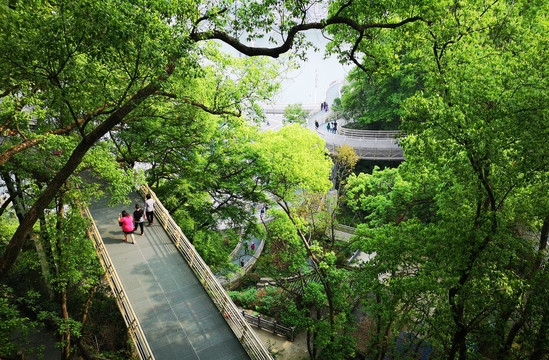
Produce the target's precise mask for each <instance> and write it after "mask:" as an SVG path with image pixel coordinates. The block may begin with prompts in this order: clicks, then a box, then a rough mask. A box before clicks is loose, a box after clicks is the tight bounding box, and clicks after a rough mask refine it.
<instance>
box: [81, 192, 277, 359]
mask: <svg viewBox="0 0 549 360" xmlns="http://www.w3.org/2000/svg"><path fill="white" fill-rule="evenodd" d="M145 192H146V193H151V195H152V197H153V199H154V200H155V202H156V205H155V222H154V224H153V225H152V226H150V227H145V231H144V235H143V236H140V235H139V234H136V235H135V241H136V244H135V245H132V244H131V243H130V242H123V241H122V239H123V234H122V231H121V229H120V227H119V226H118V221H117V218H118V213H120V212H121V210H122V209H123V208H124V207H125V208H126V209H132V208H133V205H134V204H136V203H139V204H143V202H144V200H143V198H142V197H141V196H140V195H139V194H138V193H132V194H130V201H131V206H129V205H128V206H117V207H110V206H108V204H107V199H102V200H100V201H97V202H95V203H93V204H92V205H91V206H90V208H89V211H87V210H86V211H85V212H86V214H87V216H88V217H92V219H93V222H92V225H91V227H90V229H89V231H88V234H89V236H90V237H91V238H92V240H93V242H94V245H95V247H96V250H97V253H98V256H99V260H100V262H101V264H102V266H103V267H104V269H105V277H106V279H107V280H108V282H109V284H110V286H111V288H112V290H113V293H114V295H115V298H116V300H117V303H118V306H119V308H120V311H121V313H122V315H123V317H124V320H125V322H126V325H127V326H128V329H129V332H130V335H131V336H132V338H133V340H134V342H135V344H136V346H137V349H138V351H139V355H140V357H141V359H157V360H161V359H167V360H168V359H169V360H173V359H181V360H191V359H196V360H204V359H216V360H237V359H238V360H240V359H252V360H256V359H258V360H259V359H266V360H267V359H272V357H271V355H270V354H269V352H268V350H267V349H266V347H265V346H264V345H263V344H262V343H261V341H260V340H259V338H258V337H257V335H256V334H255V333H254V331H253V330H252V329H251V327H250V326H249V325H248V323H247V322H246V320H245V319H244V318H243V317H242V314H241V312H240V311H239V310H238V308H237V307H236V306H235V305H234V303H233V302H232V301H231V299H230V298H229V296H228V295H227V293H226V292H225V290H224V289H223V287H222V286H221V285H220V284H219V282H217V280H216V278H215V276H214V275H213V274H212V272H211V271H210V269H209V268H208V266H207V265H206V264H205V263H204V261H203V260H202V259H201V258H200V256H199V255H198V253H197V252H196V251H195V249H194V247H193V246H192V245H191V244H190V243H189V241H188V240H187V238H186V237H185V235H184V234H183V233H182V232H181V229H180V228H179V227H178V226H177V225H176V224H175V222H174V221H173V220H172V218H171V217H170V215H169V214H168V212H167V211H166V210H165V209H164V207H163V206H162V204H161V203H160V202H159V201H158V199H157V198H156V196H155V195H154V193H152V192H150V190H149V189H148V188H142V193H145Z"/></svg>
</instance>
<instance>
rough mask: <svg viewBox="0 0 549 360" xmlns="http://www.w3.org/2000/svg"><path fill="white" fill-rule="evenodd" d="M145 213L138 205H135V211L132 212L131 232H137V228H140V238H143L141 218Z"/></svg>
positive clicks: (142, 220)
mask: <svg viewBox="0 0 549 360" xmlns="http://www.w3.org/2000/svg"><path fill="white" fill-rule="evenodd" d="M144 215H145V212H144V211H143V209H141V208H140V207H139V204H135V211H134V212H133V231H136V230H137V227H138V226H139V227H140V228H141V234H139V235H141V236H143V222H144V221H145V220H144V219H143V218H144V217H145V216H144Z"/></svg>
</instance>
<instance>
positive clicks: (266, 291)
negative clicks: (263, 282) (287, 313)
mask: <svg viewBox="0 0 549 360" xmlns="http://www.w3.org/2000/svg"><path fill="white" fill-rule="evenodd" d="M229 295H230V297H231V298H232V299H233V301H234V302H235V303H236V304H237V305H239V306H242V307H243V308H246V309H251V310H255V311H257V312H259V313H261V314H263V315H267V316H270V317H273V318H275V319H277V320H279V319H280V312H281V311H282V310H283V309H284V301H285V297H284V295H283V294H282V290H280V289H277V288H274V287H266V288H263V289H259V290H258V289H256V288H249V289H246V290H244V291H230V292H229Z"/></svg>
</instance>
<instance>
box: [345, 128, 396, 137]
mask: <svg viewBox="0 0 549 360" xmlns="http://www.w3.org/2000/svg"><path fill="white" fill-rule="evenodd" d="M338 132H339V135H342V136H347V137H352V138H356V139H394V138H395V136H397V135H399V134H400V133H401V132H400V131H399V130H395V131H391V130H357V129H347V128H344V127H341V128H338Z"/></svg>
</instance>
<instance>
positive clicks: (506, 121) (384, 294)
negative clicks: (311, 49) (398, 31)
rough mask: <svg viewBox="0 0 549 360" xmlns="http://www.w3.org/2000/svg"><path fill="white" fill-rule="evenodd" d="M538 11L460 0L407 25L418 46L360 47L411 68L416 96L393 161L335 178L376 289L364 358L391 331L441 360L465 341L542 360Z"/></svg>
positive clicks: (462, 354)
mask: <svg viewBox="0 0 549 360" xmlns="http://www.w3.org/2000/svg"><path fill="white" fill-rule="evenodd" d="M532 5H533V4H532ZM441 6H442V5H441ZM439 10H440V8H438V7H434V8H433V16H434V15H437V12H438V11H439ZM546 11H547V5H541V4H538V3H537V4H535V5H533V6H530V5H529V4H526V3H515V2H513V3H510V2H498V3H497V4H494V5H493V6H492V7H490V8H483V7H479V6H478V5H477V4H476V3H474V2H473V3H468V4H461V5H460V6H458V7H457V8H455V9H453V10H452V14H453V15H452V16H446V15H443V16H440V17H439V16H434V17H433V20H432V22H431V23H422V24H417V25H418V26H417V27H416V28H415V29H414V34H416V36H418V37H411V38H410V37H408V41H403V39H404V38H403V36H404V34H402V35H401V36H400V37H395V36H394V35H393V36H391V37H389V38H387V43H386V44H380V45H379V46H378V48H375V49H370V50H371V51H372V54H374V53H375V54H376V55H377V56H379V55H381V54H382V49H383V47H384V46H385V45H387V46H390V47H396V49H397V51H396V52H402V53H405V54H407V55H409V56H410V57H412V58H413V59H415V64H414V67H415V68H416V69H417V70H416V71H418V72H419V73H420V74H421V78H422V83H423V86H424V87H425V91H422V92H417V93H415V95H414V96H411V97H408V99H407V100H406V101H404V102H403V103H402V106H401V109H402V110H403V111H404V119H405V120H404V122H403V124H402V128H403V130H404V131H405V132H406V133H407V134H410V135H409V136H407V137H406V138H404V139H403V140H402V144H403V147H404V149H405V155H406V162H404V163H403V164H402V165H401V166H400V167H399V168H398V169H396V170H395V169H393V170H390V169H386V170H383V171H380V170H379V169H376V170H374V172H373V173H372V175H359V176H352V177H350V179H349V181H348V183H349V188H348V192H347V194H348V197H349V198H348V200H349V204H350V206H351V207H352V208H353V209H356V210H357V211H360V214H361V216H363V217H364V225H362V226H359V231H358V233H357V236H356V238H355V242H354V246H355V247H356V248H358V249H361V250H362V251H363V252H365V253H375V257H373V259H371V260H370V261H369V262H368V264H367V266H364V267H363V271H364V278H365V279H368V282H369V283H366V284H365V285H366V286H368V287H369V288H370V290H371V291H372V292H373V294H375V297H372V298H366V299H365V302H364V304H365V307H366V311H367V312H368V314H369V315H370V316H372V319H373V321H374V323H375V325H376V327H377V329H378V330H377V331H376V332H375V333H374V334H372V337H371V338H370V339H371V343H370V351H371V355H372V356H380V354H383V353H385V352H386V351H387V350H388V347H390V346H391V344H394V339H393V340H390V339H388V338H387V335H386V334H389V333H391V334H398V333H400V332H401V331H403V330H404V329H406V331H407V332H408V333H409V334H413V336H416V337H418V338H421V339H425V340H426V341H428V342H429V343H430V344H431V345H432V346H433V349H434V351H435V352H438V353H440V354H443V355H441V357H443V358H445V359H455V358H460V359H465V358H467V357H468V356H469V355H468V354H467V344H468V343H469V342H472V343H474V344H475V345H476V346H477V349H479V353H478V354H477V355H476V356H477V357H479V358H493V357H497V358H515V357H516V356H530V355H532V356H534V354H535V356H536V357H537V358H541V357H540V356H546V354H547V346H546V345H543V344H546V343H547V339H548V334H547V332H546V331H545V330H544V329H545V325H542V324H543V323H544V322H545V321H546V319H547V318H546V317H545V316H546V315H545V314H546V312H545V311H544V310H542V309H541V308H540V307H538V306H539V303H538V300H539V299H540V296H544V295H542V294H545V293H546V285H545V284H543V285H542V283H539V282H538V280H537V279H539V277H541V278H543V277H546V276H547V274H546V270H545V268H544V267H540V266H539V265H541V263H540V262H539V260H538V262H534V263H533V264H532V262H531V259H536V258H537V259H539V258H540V255H541V254H540V253H538V251H537V250H536V249H537V248H540V247H545V244H546V243H545V241H544V240H543V239H541V238H540V237H539V233H540V231H541V230H542V225H543V224H545V226H547V224H548V220H547V219H548V214H549V207H548V204H549V202H548V198H547V196H546V193H545V192H544V191H542V190H541V189H542V188H545V187H546V186H547V184H548V183H547V180H548V178H547V173H548V169H549V164H548V162H547V157H546V156H543V155H542V154H541V152H543V151H542V150H540V148H539V146H540V145H539V144H541V143H542V141H545V140H544V138H545V136H546V134H547V129H548V127H547V121H546V120H547V116H548V109H547V105H546V104H545V102H544V101H542V100H541V99H542V97H544V96H547V85H548V84H547V76H546V75H547V74H546V72H547V71H545V70H541V71H534V72H532V71H531V69H534V68H538V66H539V61H540V60H541V59H547V58H548V56H549V53H548V52H547V50H546V49H547V47H546V46H544V44H545V42H544V41H542V42H540V38H539V34H540V32H541V33H543V32H546V31H547V25H548V23H547V21H546V19H545V16H544V15H541V14H543V13H546ZM502 13H506V14H507V17H506V18H507V19H509V22H503V21H502V20H501V18H500V14H502ZM465 24H467V25H465ZM534 24H535V25H534ZM464 26H465V27H466V28H467V29H468V31H466V32H462V31H461V30H460V29H463V28H464ZM496 28H497V29H498V30H497V31H492V30H487V29H496ZM534 29H535V30H534ZM427 33H430V34H431V36H427V37H425V38H422V39H420V34H427ZM425 39H427V41H426V40H425ZM416 40H417V41H416ZM542 43H543V44H542ZM534 49H536V50H534ZM540 49H544V50H540ZM391 51H392V50H391V48H389V49H387V52H388V53H390V52H391ZM519 53H520V54H521V55H520V56H517V55H516V54H519ZM382 58H383V59H386V60H383V61H387V63H383V61H382V64H384V65H383V66H385V64H393V59H392V58H390V57H388V56H384V57H382ZM366 63H367V61H366ZM390 66H393V65H390ZM524 79H529V80H528V81H527V82H525V81H524ZM411 134H414V135H411ZM526 199H529V200H526ZM526 202H531V204H530V205H526V204H525V203H526ZM529 232H532V233H535V234H537V235H534V236H530V235H528V233H529ZM528 264H529V265H528ZM534 309H536V310H534ZM533 311H536V312H537V314H539V315H538V316H535V315H534V313H533ZM541 314H544V315H541ZM526 318H528V319H529V320H528V321H526ZM519 334H520V335H519ZM534 334H536V335H534ZM536 337H537V340H534V338H536ZM388 340H389V342H387V341H388ZM519 348H520V349H521V350H516V349H519ZM519 351H521V352H522V355H519V354H518V352H519ZM525 354H528V355H525ZM542 354H544V355H542Z"/></svg>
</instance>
